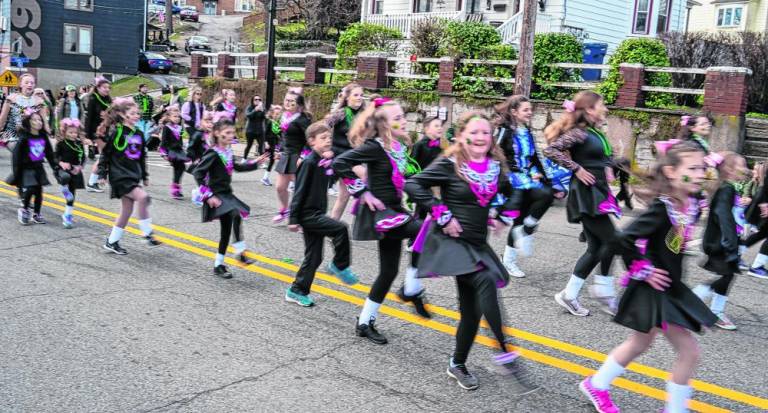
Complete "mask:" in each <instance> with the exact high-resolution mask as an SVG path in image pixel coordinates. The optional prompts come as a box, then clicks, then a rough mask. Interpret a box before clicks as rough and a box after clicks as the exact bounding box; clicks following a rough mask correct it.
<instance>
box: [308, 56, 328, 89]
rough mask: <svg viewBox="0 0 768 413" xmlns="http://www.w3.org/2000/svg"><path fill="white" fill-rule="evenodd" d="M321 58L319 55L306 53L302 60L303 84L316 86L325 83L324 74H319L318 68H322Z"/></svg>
mask: <svg viewBox="0 0 768 413" xmlns="http://www.w3.org/2000/svg"><path fill="white" fill-rule="evenodd" d="M321 56H322V54H321V53H307V58H306V59H305V60H304V83H309V84H315V85H316V84H322V83H324V82H325V73H320V68H322V67H323V59H322V58H321Z"/></svg>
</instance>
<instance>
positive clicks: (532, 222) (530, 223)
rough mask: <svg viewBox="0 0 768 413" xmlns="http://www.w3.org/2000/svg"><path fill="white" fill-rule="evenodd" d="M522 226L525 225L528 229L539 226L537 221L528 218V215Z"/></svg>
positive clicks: (530, 217)
mask: <svg viewBox="0 0 768 413" xmlns="http://www.w3.org/2000/svg"><path fill="white" fill-rule="evenodd" d="M523 225H525V226H526V227H528V228H531V227H535V226H536V225H539V220H538V219H536V218H534V217H532V216H530V215H528V216H527V217H525V219H524V220H523Z"/></svg>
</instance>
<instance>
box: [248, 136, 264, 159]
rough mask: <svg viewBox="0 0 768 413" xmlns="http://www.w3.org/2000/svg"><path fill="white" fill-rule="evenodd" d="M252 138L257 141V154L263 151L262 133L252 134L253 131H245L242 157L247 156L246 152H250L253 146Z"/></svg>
mask: <svg viewBox="0 0 768 413" xmlns="http://www.w3.org/2000/svg"><path fill="white" fill-rule="evenodd" d="M254 139H255V140H256V141H257V143H258V145H259V146H258V151H259V152H258V153H259V154H262V153H264V135H256V134H253V133H246V134H245V140H246V144H245V152H243V158H247V157H248V153H249V152H251V147H252V146H253V141H254Z"/></svg>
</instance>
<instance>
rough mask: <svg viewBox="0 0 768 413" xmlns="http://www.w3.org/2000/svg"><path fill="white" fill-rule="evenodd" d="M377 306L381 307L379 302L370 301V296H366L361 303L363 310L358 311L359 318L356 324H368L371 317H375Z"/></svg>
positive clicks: (377, 310) (377, 311)
mask: <svg viewBox="0 0 768 413" xmlns="http://www.w3.org/2000/svg"><path fill="white" fill-rule="evenodd" d="M379 307H381V303H375V302H373V301H371V299H370V298H366V299H365V304H363V311H361V312H360V318H359V319H358V320H357V324H359V325H363V324H368V322H370V321H371V318H376V314H378V313H379Z"/></svg>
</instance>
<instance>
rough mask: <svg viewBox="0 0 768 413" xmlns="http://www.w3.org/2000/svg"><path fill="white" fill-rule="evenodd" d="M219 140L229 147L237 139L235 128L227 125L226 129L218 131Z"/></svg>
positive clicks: (219, 143)
mask: <svg viewBox="0 0 768 413" xmlns="http://www.w3.org/2000/svg"><path fill="white" fill-rule="evenodd" d="M216 139H217V142H218V145H219V146H221V147H227V146H229V145H231V144H232V141H234V140H235V128H234V127H232V126H227V127H225V128H224V129H222V130H220V131H218V132H217V138H216Z"/></svg>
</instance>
